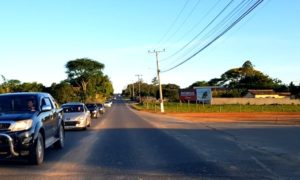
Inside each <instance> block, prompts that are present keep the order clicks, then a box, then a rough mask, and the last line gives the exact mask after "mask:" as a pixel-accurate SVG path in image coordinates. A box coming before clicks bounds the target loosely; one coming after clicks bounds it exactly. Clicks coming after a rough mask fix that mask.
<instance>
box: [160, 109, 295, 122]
mask: <svg viewBox="0 0 300 180" xmlns="http://www.w3.org/2000/svg"><path fill="white" fill-rule="evenodd" d="M165 115H167V116H172V117H176V118H180V119H186V120H191V121H196V122H269V123H281V124H282V123H284V124H300V113H280V112H264V113H262V112H260V113H257V112H255V113H251V112H242V113H166V114H165Z"/></svg>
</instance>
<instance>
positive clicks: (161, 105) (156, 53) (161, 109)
mask: <svg viewBox="0 0 300 180" xmlns="http://www.w3.org/2000/svg"><path fill="white" fill-rule="evenodd" d="M161 52H165V49H163V50H162V51H157V50H153V51H148V53H155V57H156V67H157V80H158V84H159V101H160V112H162V113H164V112H165V109H164V98H163V94H162V88H161V82H160V75H159V73H160V70H159V65H158V53H161Z"/></svg>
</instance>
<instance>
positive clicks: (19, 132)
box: [0, 92, 111, 165]
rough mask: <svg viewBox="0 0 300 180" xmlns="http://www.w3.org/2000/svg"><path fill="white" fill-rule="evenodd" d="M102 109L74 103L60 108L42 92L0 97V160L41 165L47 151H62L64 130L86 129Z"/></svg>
mask: <svg viewBox="0 0 300 180" xmlns="http://www.w3.org/2000/svg"><path fill="white" fill-rule="evenodd" d="M104 106H105V104H104V105H103V104H95V103H89V104H83V103H77V102H74V103H66V104H63V105H62V106H61V107H60V106H59V105H58V103H57V102H56V100H55V99H54V98H53V97H52V96H51V95H50V94H48V93H42V92H20V93H5V94H0V160H1V159H9V158H15V157H22V158H24V157H25V158H26V159H27V160H28V162H30V163H31V164H35V165H39V164H41V163H42V162H43V160H44V152H45V149H46V148H49V147H54V148H56V149H62V148H63V147H64V142H65V129H70V128H80V129H86V128H87V127H89V126H91V122H92V121H91V118H97V117H99V115H100V114H103V113H104V112H105V108H104ZM110 106H111V104H110ZM110 106H106V107H110Z"/></svg>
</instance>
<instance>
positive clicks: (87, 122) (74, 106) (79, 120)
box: [61, 102, 91, 130]
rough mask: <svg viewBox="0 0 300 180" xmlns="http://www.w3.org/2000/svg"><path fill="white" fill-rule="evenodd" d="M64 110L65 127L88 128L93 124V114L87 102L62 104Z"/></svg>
mask: <svg viewBox="0 0 300 180" xmlns="http://www.w3.org/2000/svg"><path fill="white" fill-rule="evenodd" d="M61 107H62V108H63V111H64V118H63V119H64V125H65V129H84V130H85V129H86V128H87V127H90V126H91V114H90V111H89V110H88V108H87V107H86V106H85V104H83V103H80V102H72V103H66V104H63V105H62V106H61Z"/></svg>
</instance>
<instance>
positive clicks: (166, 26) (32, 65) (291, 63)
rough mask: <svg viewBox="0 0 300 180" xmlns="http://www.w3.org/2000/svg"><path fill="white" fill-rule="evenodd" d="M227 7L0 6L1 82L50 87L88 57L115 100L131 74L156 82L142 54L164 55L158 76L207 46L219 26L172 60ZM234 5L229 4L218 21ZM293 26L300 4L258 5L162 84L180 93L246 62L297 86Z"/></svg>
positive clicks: (72, 1) (105, 1) (175, 3)
mask: <svg viewBox="0 0 300 180" xmlns="http://www.w3.org/2000/svg"><path fill="white" fill-rule="evenodd" d="M230 2H231V1H230V0H222V1H217V0H188V1H186V0H164V1H161V0H131V1H128V0H115V1H111V0H101V1H99V0H88V1H86V0H64V1H61V0H51V1H50V0H48V1H46V0H27V1H23V0H10V1H0V22H1V23H0V29H1V31H0V32H1V33H0V74H1V75H4V76H5V77H6V78H7V79H18V80H20V81H21V82H38V83H42V84H44V85H45V86H50V85H51V84H52V83H54V82H55V83H59V82H60V81H62V80H64V79H66V78H67V75H66V73H65V72H66V68H65V65H66V63H67V62H68V61H70V60H74V59H77V58H85V57H87V58H90V59H93V60H97V61H99V62H101V63H103V64H104V65H105V69H104V73H105V74H106V75H108V76H109V78H110V80H111V81H112V83H113V86H114V89H115V93H120V92H121V91H122V89H124V88H125V87H126V86H127V84H130V83H133V82H136V81H137V80H138V77H137V76H136V75H137V74H140V75H142V79H143V81H144V82H146V83H151V80H152V79H153V78H154V77H155V76H156V59H155V54H152V53H148V51H149V50H151V51H152V50H154V49H156V50H162V49H165V52H161V53H159V55H158V58H159V66H160V69H161V71H164V70H167V69H169V68H171V67H174V66H175V65H176V64H178V63H180V62H182V61H183V60H185V59H187V58H188V57H189V56H190V55H191V54H193V53H195V52H196V51H198V50H199V49H201V48H202V47H203V46H205V44H207V43H208V42H210V41H211V40H212V39H213V38H214V37H216V35H218V33H220V32H222V29H224V27H225V26H224V27H223V26H216V27H217V28H216V29H212V30H215V31H208V29H207V33H205V31H204V33H202V34H201V36H199V38H198V39H196V40H195V41H193V42H192V43H191V44H190V47H187V48H185V49H184V51H181V52H180V53H178V54H176V56H172V55H173V54H174V53H176V52H177V51H178V50H180V49H181V48H182V47H184V45H186V44H187V42H189V41H190V40H191V39H192V38H193V37H195V36H196V35H197V34H198V33H201V32H202V31H203V30H204V29H205V27H206V26H207V25H208V24H209V23H210V22H211V20H212V19H213V18H214V17H216V15H217V14H218V13H219V12H221V10H222V9H223V8H224V7H226V5H228V4H229V3H230ZM240 2H241V0H235V1H234V2H233V3H231V4H230V5H229V6H228V9H226V10H227V11H225V12H224V14H223V17H226V16H225V15H226V13H227V14H228V13H229V12H230V10H232V9H234V7H235V6H236V5H237V4H238V3H240ZM248 2H252V1H251V0H250V1H248ZM220 17H221V16H220ZM299 19H300V1H297V0H294V1H282V0H264V1H263V2H262V3H261V4H260V5H259V6H258V7H257V8H255V9H254V11H252V12H251V13H250V14H249V15H248V16H246V17H245V18H244V19H242V21H240V22H239V23H238V24H236V25H235V26H234V27H233V28H232V29H230V30H229V31H228V32H227V33H225V34H224V35H223V36H221V37H220V38H219V39H217V40H216V41H214V43H212V44H211V45H210V46H208V47H207V48H205V49H204V50H203V51H201V52H200V53H199V54H197V55H196V56H195V57H193V58H192V59H190V60H189V61H187V62H186V63H184V64H182V65H181V66H179V67H177V68H175V69H173V70H171V71H168V72H162V73H161V82H162V83H163V84H167V83H174V84H177V85H179V86H180V87H181V88H185V87H187V86H189V85H191V84H192V83H194V82H195V81H201V80H205V81H208V80H210V79H212V78H218V77H220V75H221V74H223V73H224V72H225V71H227V70H229V69H231V68H235V67H240V66H241V65H242V64H243V63H244V62H245V61H246V60H250V61H251V62H252V64H253V65H254V67H255V68H256V69H257V70H260V71H262V72H263V73H265V74H267V75H269V76H270V77H271V78H277V79H280V80H282V82H283V83H285V84H289V83H290V82H291V81H293V82H294V83H296V84H299V83H300V70H299V69H300V68H299V67H300V43H299V42H300V33H299V32H300V23H299ZM214 22H215V23H216V25H217V22H219V23H221V22H222V21H221V18H220V20H219V21H214ZM211 27H214V26H211ZM222 27H223V28H222ZM210 33H211V34H210ZM214 33H215V34H214ZM170 56H172V57H171V58H168V57H170ZM0 82H1V81H0Z"/></svg>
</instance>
